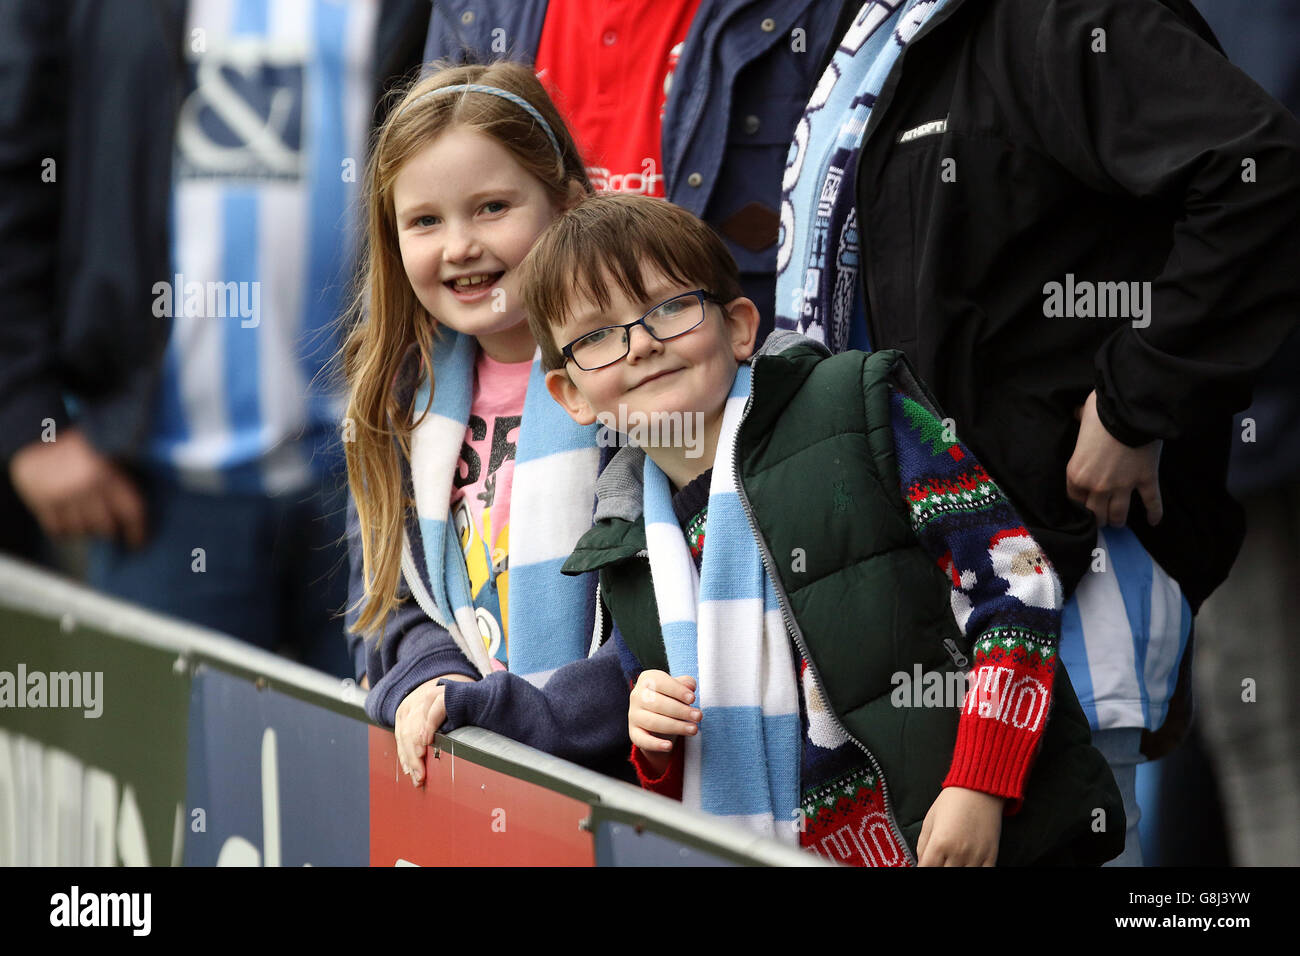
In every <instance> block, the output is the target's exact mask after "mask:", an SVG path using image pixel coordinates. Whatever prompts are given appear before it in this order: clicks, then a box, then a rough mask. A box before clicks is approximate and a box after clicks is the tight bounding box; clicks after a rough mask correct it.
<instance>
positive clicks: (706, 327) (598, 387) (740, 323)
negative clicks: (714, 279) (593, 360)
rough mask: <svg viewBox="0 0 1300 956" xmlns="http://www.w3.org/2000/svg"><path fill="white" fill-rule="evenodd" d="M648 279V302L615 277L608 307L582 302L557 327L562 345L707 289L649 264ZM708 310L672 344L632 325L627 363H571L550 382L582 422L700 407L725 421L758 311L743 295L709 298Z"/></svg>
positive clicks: (755, 328) (708, 417)
mask: <svg viewBox="0 0 1300 956" xmlns="http://www.w3.org/2000/svg"><path fill="white" fill-rule="evenodd" d="M642 278H643V280H644V286H645V290H646V300H645V301H643V302H633V301H630V300H629V299H628V298H627V296H626V294H625V293H624V292H623V291H622V290H621V289H620V288H618V286H616V285H614V284H613V283H607V284H608V285H609V288H610V293H611V303H610V307H609V309H608V310H606V311H603V312H602V311H601V310H600V309H599V307H598V306H596V305H595V303H592V302H589V301H586V300H583V299H577V300H575V301H574V302H573V304H572V308H571V311H570V313H569V316H568V317H567V319H566V320H565V323H564V324H563V325H562V326H560V327H558V328H553V329H552V330H551V332H552V334H553V335H554V336H555V342H556V344H557V345H558V346H559V347H560V348H563V347H564V346H566V345H568V344H569V343H570V342H572V341H573V340H574V339H576V338H578V337H579V336H581V335H584V334H586V333H588V332H593V331H595V330H596V329H599V328H603V327H605V326H611V325H624V324H625V323H628V322H635V321H636V320H637V319H639V318H640V317H641V316H642V315H644V314H645V313H646V312H647V311H649V310H650V309H653V308H654V307H655V306H656V305H658V304H659V303H661V302H663V301H665V300H666V299H670V298H672V297H673V296H676V295H680V294H682V293H684V292H691V291H693V290H695V289H698V288H700V286H699V285H698V284H696V285H678V284H676V283H674V282H672V281H671V280H669V279H667V278H665V277H664V276H663V274H662V273H661V272H660V271H659V270H658V269H657V268H654V267H652V266H651V267H647V266H642ZM706 291H709V290H706ZM704 312H705V314H704V321H703V322H701V323H700V325H698V326H697V327H696V328H695V329H693V330H692V331H690V332H687V333H685V334H684V335H680V336H678V337H676V338H672V339H669V340H668V341H666V342H660V341H659V340H657V339H655V338H654V336H652V335H651V334H650V333H649V332H648V331H646V329H645V327H644V326H642V325H638V326H636V327H634V328H632V329H631V330H630V338H629V339H628V353H627V356H626V357H625V358H623V359H622V360H621V361H618V362H614V363H613V364H612V365H607V366H605V367H604V368H598V369H595V370H594V371H585V370H583V369H581V368H579V367H578V366H577V365H576V364H575V363H574V362H573V361H567V362H566V363H565V366H564V368H562V369H556V370H554V371H551V372H548V373H547V375H546V385H547V388H548V389H550V392H551V395H552V397H554V398H555V400H556V401H557V402H559V403H560V404H561V405H563V406H564V408H565V409H566V410H567V411H568V413H569V415H570V417H571V418H573V420H574V421H575V422H577V423H578V424H579V425H590V424H592V423H593V422H595V421H596V420H597V419H596V417H597V415H601V414H602V413H605V414H607V415H609V416H611V417H612V418H613V419H614V420H615V421H620V420H622V421H628V422H636V421H637V420H638V418H639V417H640V418H641V420H643V421H648V420H649V416H650V415H652V414H653V413H656V412H660V413H662V412H682V413H696V412H698V413H702V414H703V415H704V417H705V421H706V422H710V423H711V422H712V421H713V419H715V418H718V419H720V417H721V414H722V409H723V407H724V406H725V405H726V402H727V395H728V394H729V393H730V391H731V383H732V380H733V379H734V378H735V377H736V367H737V365H738V363H740V362H743V361H744V360H745V359H747V358H749V357H750V355H752V354H753V351H754V341H755V337H756V336H757V333H758V321H759V316H758V309H757V308H756V307H755V306H754V303H753V302H751V301H750V300H749V299H745V298H740V299H733V300H732V301H731V302H728V303H726V304H725V305H723V304H719V303H717V302H713V301H706V302H705V304H704ZM612 334H613V335H615V336H621V335H622V333H619V332H615V333H612ZM620 409H622V410H623V411H622V415H620ZM602 417H603V416H602ZM606 420H608V419H606Z"/></svg>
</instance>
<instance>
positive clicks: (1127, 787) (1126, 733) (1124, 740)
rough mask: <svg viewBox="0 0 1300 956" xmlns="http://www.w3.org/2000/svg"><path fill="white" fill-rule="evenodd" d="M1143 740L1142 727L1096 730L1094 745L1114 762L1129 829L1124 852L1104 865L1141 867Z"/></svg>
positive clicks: (1114, 772) (1094, 732)
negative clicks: (1139, 772) (1139, 778)
mask: <svg viewBox="0 0 1300 956" xmlns="http://www.w3.org/2000/svg"><path fill="white" fill-rule="evenodd" d="M1141 743H1142V728H1141V727H1116V728H1115V729H1113V730H1094V731H1093V732H1092V745H1093V746H1094V747H1096V748H1097V749H1098V750H1099V751H1101V755H1102V756H1103V757H1105V758H1106V763H1108V764H1110V770H1111V773H1113V774H1114V775H1115V783H1116V784H1117V785H1118V786H1119V795H1120V797H1121V798H1122V799H1123V801H1124V816H1125V818H1126V820H1127V829H1126V830H1125V831H1124V852H1123V853H1121V854H1120V855H1119V856H1117V857H1115V859H1113V860H1111V861H1110V862H1109V863H1104V864H1102V865H1103V866H1141V865H1142V844H1141V843H1140V842H1139V841H1138V821H1139V820H1140V819H1142V811H1141V810H1140V809H1138V802H1137V765H1138V764H1139V763H1141V762H1143V761H1144V760H1146V758H1145V757H1143V756H1142V753H1141V751H1140V750H1139V749H1138V748H1139V746H1140V745H1141Z"/></svg>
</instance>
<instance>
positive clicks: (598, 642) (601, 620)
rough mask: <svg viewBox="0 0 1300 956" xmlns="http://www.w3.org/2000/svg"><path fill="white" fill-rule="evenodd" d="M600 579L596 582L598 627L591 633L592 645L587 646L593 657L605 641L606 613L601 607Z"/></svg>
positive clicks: (588, 653)
mask: <svg viewBox="0 0 1300 956" xmlns="http://www.w3.org/2000/svg"><path fill="white" fill-rule="evenodd" d="M600 603H601V601H600V581H597V582H596V628H595V631H594V632H593V633H592V635H591V646H590V647H589V648H587V656H588V657H591V655H592V654H595V653H596V652H597V651H598V650H600V648H601V646H602V645H603V644H604V643H605V640H604V638H605V615H604V614H602V613H601V608H600Z"/></svg>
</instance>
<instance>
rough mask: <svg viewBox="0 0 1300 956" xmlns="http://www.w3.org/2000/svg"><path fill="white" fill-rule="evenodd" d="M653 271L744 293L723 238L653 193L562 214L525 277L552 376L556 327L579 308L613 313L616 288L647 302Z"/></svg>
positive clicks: (527, 305)
mask: <svg viewBox="0 0 1300 956" xmlns="http://www.w3.org/2000/svg"><path fill="white" fill-rule="evenodd" d="M643 269H645V270H647V272H646V273H645V274H643V273H642V270H643ZM654 269H658V271H659V272H661V273H663V275H664V277H665V278H666V279H668V280H669V281H671V282H675V283H679V284H681V285H699V286H700V287H702V288H703V289H705V291H707V292H709V293H711V294H712V295H713V296H714V297H715V298H717V299H720V300H722V301H723V302H730V301H731V300H732V299H738V298H740V297H741V296H743V295H744V294H745V293H744V291H743V290H742V289H741V287H740V272H739V270H738V269H737V267H736V260H735V259H733V258H732V255H731V252H730V251H729V250H728V249H727V247H726V245H725V244H724V243H723V241H722V239H721V238H720V237H719V236H718V234H717V233H715V232H714V231H713V230H712V229H711V228H710V227H709V226H708V225H706V224H705V223H703V222H701V221H700V220H699V219H697V218H696V217H695V216H694V215H692V214H691V213H689V212H687V211H686V210H685V209H682V208H681V207H680V206H674V205H673V204H672V203H670V202H667V201H666V200H663V199H652V198H650V197H648V196H630V195H601V196H592V197H589V198H587V199H584V200H583V201H582V202H580V203H578V204H577V205H576V206H574V207H573V208H572V209H569V210H567V211H565V212H563V213H561V214H560V215H559V216H558V217H557V218H556V220H555V221H554V222H553V223H552V224H551V225H550V226H549V227H548V228H547V230H546V231H545V232H544V233H542V236H541V238H540V239H538V240H537V242H536V244H535V245H534V246H533V248H532V249H531V250H530V251H529V253H528V256H527V257H526V258H525V259H524V261H523V263H522V264H521V265H520V273H519V282H520V290H521V292H522V295H523V299H524V313H525V314H526V315H527V316H528V326H529V328H530V329H532V333H533V338H534V339H536V340H537V344H538V345H540V346H541V347H542V367H543V368H544V369H546V371H548V372H549V371H551V370H552V369H557V368H562V367H563V366H564V356H563V355H561V354H560V346H559V345H557V344H556V341H555V330H556V329H558V328H559V327H560V326H561V325H563V324H564V322H565V321H566V320H567V319H568V317H569V316H570V314H571V313H572V311H573V309H574V306H575V305H576V304H577V303H579V302H584V303H591V304H594V305H596V306H597V307H598V308H600V309H601V310H602V311H604V310H606V309H608V308H609V306H610V303H611V297H610V292H609V290H610V286H611V285H613V286H617V287H618V288H619V289H621V290H622V291H623V293H624V294H625V295H626V296H627V297H628V298H629V299H630V300H632V301H633V302H644V301H645V299H646V287H645V280H646V278H648V277H649V276H650V275H652V274H653V272H652V270H654Z"/></svg>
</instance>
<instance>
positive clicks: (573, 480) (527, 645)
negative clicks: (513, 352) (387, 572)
mask: <svg viewBox="0 0 1300 956" xmlns="http://www.w3.org/2000/svg"><path fill="white" fill-rule="evenodd" d="M477 350H478V343H477V342H476V341H475V340H474V338H473V337H472V336H467V335H460V334H458V333H455V332H452V331H451V330H449V329H444V330H443V332H442V337H441V338H440V340H439V341H438V344H437V348H435V350H434V355H433V380H434V384H435V388H434V402H433V407H432V408H431V409H430V411H429V413H428V414H427V415H425V416H424V420H423V421H421V422H420V424H419V425H418V426H417V427H416V428H415V430H414V432H413V433H412V436H411V475H412V481H413V484H414V491H415V509H416V513H417V515H418V516H419V520H420V535H421V538H422V541H423V544H424V560H425V570H427V572H428V579H429V580H428V583H429V586H430V590H431V595H432V597H433V600H434V603H435V604H436V605H437V608H438V610H440V611H442V612H443V613H444V614H445V615H446V616H447V619H446V620H443V621H440V622H439V623H441V624H443V625H444V626H446V627H447V630H448V631H450V632H451V635H452V637H453V638H454V639H455V641H456V643H457V645H458V646H459V647H460V649H461V651H462V652H463V653H464V654H465V656H466V657H467V658H468V659H469V660H470V661H471V662H472V663H473V664H474V665H475V666H477V667H478V669H479V670H480V671H481V672H482V673H483V674H484V675H486V674H489V673H491V669H492V668H491V660H490V656H489V654H488V649H487V645H486V644H485V642H484V640H483V638H482V635H481V633H480V628H479V625H478V620H477V617H476V611H475V608H474V602H473V600H472V598H471V593H472V592H471V590H470V582H469V572H468V571H467V570H466V567H465V555H464V552H463V551H462V550H461V545H460V539H459V536H458V535H457V533H456V528H455V525H454V522H453V521H451V520H449V517H450V501H451V488H452V479H453V476H454V475H455V473H456V468H457V462H458V461H459V459H460V451H461V444H462V442H463V441H464V439H465V427H466V424H467V423H468V421H469V413H470V405H471V402H472V398H473V394H474V360H475V357H476V355H477ZM428 400H429V380H428V377H427V376H426V377H425V379H424V380H423V381H422V382H421V383H420V387H419V390H418V391H417V393H416V399H415V402H416V404H415V409H416V414H417V415H418V414H419V412H420V411H421V410H423V409H424V408H425V407H426V405H427V403H428ZM596 430H597V426H596V425H588V426H581V425H577V424H575V423H574V421H573V420H572V419H571V418H569V416H568V414H567V413H566V412H565V411H564V409H563V408H561V407H560V406H559V405H558V404H557V403H556V402H555V401H554V400H553V399H552V398H551V396H550V393H548V392H547V390H546V381H545V374H544V373H543V372H542V368H541V356H540V351H539V352H538V353H536V354H535V355H534V356H533V369H532V373H531V375H530V377H529V379H528V391H527V394H526V397H525V399H524V415H523V421H522V422H521V423H520V426H519V443H518V446H517V447H516V450H515V477H514V487H513V491H512V492H511V501H510V558H509V560H510V594H509V601H508V607H509V610H508V613H509V635H510V642H509V658H510V659H509V669H510V670H511V672H513V673H515V674H519V675H520V676H521V677H524V678H525V679H527V680H528V681H530V682H531V683H533V684H535V685H537V686H539V687H540V686H542V685H543V684H544V683H546V680H547V679H548V678H549V677H550V675H551V673H552V672H554V671H555V670H556V669H557V668H559V667H562V666H564V665H565V664H568V663H569V662H570V661H575V660H579V659H581V658H583V657H586V656H587V648H588V644H589V642H590V637H591V622H592V619H593V615H594V612H595V609H594V598H593V595H592V593H591V588H590V586H589V584H588V582H587V581H586V579H585V578H582V577H566V576H564V575H562V574H560V567H561V566H562V565H563V564H564V561H565V559H566V558H568V556H569V554H570V552H572V551H573V548H574V546H575V545H576V544H577V543H578V539H579V538H580V537H582V534H583V533H584V532H585V531H586V530H587V529H588V528H590V527H591V516H592V510H593V507H594V503H595V492H596V474H597V472H598V471H599V468H600V449H599V448H598V447H597V445H596ZM449 609H450V611H451V613H450V614H447V611H448V610H449Z"/></svg>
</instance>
